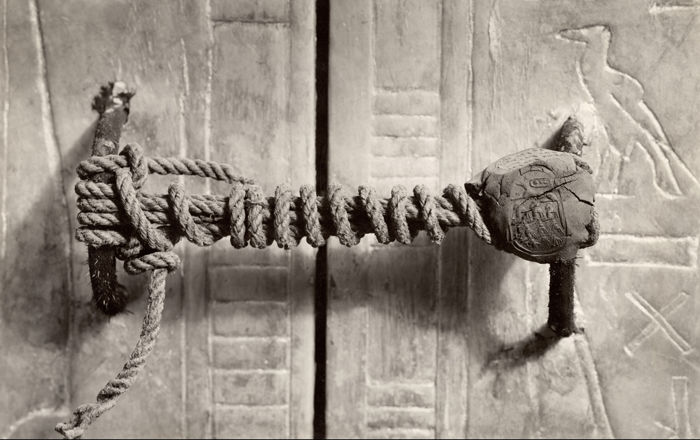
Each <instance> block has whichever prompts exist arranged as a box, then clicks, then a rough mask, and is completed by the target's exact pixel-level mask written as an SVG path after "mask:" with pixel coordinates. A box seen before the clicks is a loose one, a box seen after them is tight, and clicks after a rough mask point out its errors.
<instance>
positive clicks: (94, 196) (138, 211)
mask: <svg viewBox="0 0 700 440" xmlns="http://www.w3.org/2000/svg"><path fill="white" fill-rule="evenodd" d="M77 171H78V176H79V177H80V178H81V180H80V181H79V182H78V184H77V185H76V187H75V190H76V193H77V195H78V208H79V210H80V212H79V214H78V223H79V224H80V225H81V226H80V227H79V228H78V229H77V231H76V237H77V239H78V240H80V241H82V242H84V243H86V244H88V245H89V246H94V247H101V246H111V247H116V248H117V258H119V259H122V260H124V268H125V269H126V271H127V272H128V273H131V274H136V273H142V272H146V271H152V272H151V276H150V280H149V286H148V301H147V305H146V314H145V317H144V320H143V325H142V327H141V335H140V337H139V340H138V342H137V344H136V347H135V348H134V350H133V351H132V353H131V355H130V356H129V360H128V361H127V362H126V363H125V364H124V367H123V368H122V370H121V371H120V372H119V374H117V376H116V378H114V379H112V380H111V381H109V382H108V383H107V384H106V385H105V386H104V388H102V390H100V392H99V393H98V395H97V400H96V402H95V403H92V404H86V405H81V406H80V407H78V408H77V409H76V410H75V411H74V412H73V417H72V418H71V419H70V420H69V421H67V422H65V423H59V424H58V425H57V426H56V430H57V431H58V432H59V433H61V434H62V435H63V436H64V437H66V438H79V437H81V436H82V435H83V434H84V433H85V430H86V429H87V427H88V426H89V425H90V424H91V423H92V422H93V421H94V420H95V419H97V418H98V417H99V416H100V415H102V414H103V413H104V412H106V411H108V410H109V409H111V408H112V407H113V406H114V405H115V404H116V402H117V400H118V399H119V397H120V396H121V395H122V394H124V393H125V392H126V391H127V390H128V389H129V387H130V386H131V384H132V383H133V382H134V380H135V378H136V376H137V374H138V373H139V371H140V370H141V369H143V366H144V365H145V362H146V358H147V357H148V355H149V354H150V353H151V351H153V347H154V345H155V341H156V338H157V336H158V332H159V330H160V321H161V315H162V310H163V303H164V299H165V278H166V275H167V272H169V271H172V270H174V269H175V268H177V267H178V265H179V264H180V260H179V258H178V256H177V255H176V254H175V253H174V252H173V251H172V249H173V247H174V245H175V244H176V243H177V242H178V241H179V239H180V238H181V237H185V238H186V239H187V240H188V241H191V242H192V243H195V244H197V245H199V246H209V245H212V244H213V243H214V242H216V241H217V240H219V239H221V238H223V237H226V236H230V241H231V245H232V246H233V247H235V248H237V249H240V248H243V247H246V246H248V245H250V246H252V247H254V248H265V247H267V246H269V245H271V244H272V243H273V242H277V245H278V246H279V247H281V248H284V249H289V248H292V247H294V246H296V245H298V244H299V243H300V241H301V239H302V238H303V237H306V240H307V242H308V243H309V244H310V245H311V246H313V247H318V246H322V245H324V244H326V242H327V240H328V237H330V236H332V235H335V236H337V237H338V239H339V241H340V243H341V244H343V245H345V246H353V245H356V244H358V243H359V242H360V239H361V238H362V237H363V236H364V235H365V234H369V233H372V234H374V235H375V236H376V239H377V241H378V242H380V243H384V244H386V243H390V242H392V241H397V242H399V243H403V244H410V243H411V241H412V240H413V238H415V236H416V235H417V234H418V232H419V231H421V230H426V231H427V234H428V237H429V238H430V239H431V241H433V242H436V243H439V242H440V241H441V240H442V239H443V238H444V236H445V232H446V231H447V229H449V228H450V227H456V226H467V227H469V228H471V229H472V230H473V231H474V232H475V233H476V235H477V236H478V237H479V238H481V239H482V240H484V241H485V242H486V243H489V244H490V243H491V235H490V233H489V230H488V228H487V227H486V225H485V224H484V221H483V219H482V217H481V213H480V212H479V209H478V207H477V205H476V202H475V201H474V200H473V199H471V198H470V197H469V196H468V195H467V193H466V191H465V190H464V188H463V187H462V186H456V185H449V186H447V187H446V188H445V189H444V191H443V195H442V196H431V195H430V193H429V192H428V190H427V188H426V187H425V186H423V185H419V186H416V187H415V188H414V190H413V195H409V194H408V192H407V191H406V189H405V188H404V187H402V186H396V187H394V188H393V189H392V191H391V197H390V198H388V199H384V198H379V197H378V196H377V194H376V192H375V190H374V189H373V188H369V187H365V186H361V187H359V189H358V193H357V195H354V196H350V195H348V194H346V193H345V191H344V189H343V188H342V187H340V186H332V187H331V188H330V190H329V192H328V194H327V195H326V196H319V195H318V194H316V191H315V190H314V189H313V188H312V187H310V186H302V187H301V189H300V191H299V195H298V196H296V195H293V194H292V191H291V190H290V189H289V188H287V187H285V186H278V187H277V188H276V189H275V193H274V196H272V197H265V196H264V195H263V192H262V189H261V188H260V187H259V186H257V185H255V184H254V182H253V181H252V180H249V179H245V178H243V177H240V176H238V175H236V174H235V173H234V172H233V170H232V168H231V167H230V166H228V165H225V164H219V163H216V162H209V161H202V160H192V159H182V158H159V157H144V155H143V152H142V150H141V147H139V146H138V145H137V144H131V145H127V146H126V147H124V149H123V151H122V152H121V153H120V154H118V155H108V156H93V157H91V158H90V159H87V160H85V161H83V162H81V163H80V165H79V166H78V170H77ZM105 172H108V173H112V174H114V177H115V178H114V183H113V184H108V183H98V182H94V181H92V180H91V179H92V178H93V177H94V176H96V175H98V174H100V173H105ZM150 173H154V174H161V175H185V176H199V177H204V178H210V179H215V180H218V181H223V182H228V183H229V184H231V191H230V192H229V194H228V195H227V196H221V195H188V194H187V193H186V192H185V189H184V187H183V186H182V185H181V184H178V183H173V184H172V185H170V187H169V188H168V194H166V195H153V194H147V193H144V192H141V191H140V189H141V188H142V187H143V185H144V184H145V182H146V180H147V178H148V175H149V174H150Z"/></svg>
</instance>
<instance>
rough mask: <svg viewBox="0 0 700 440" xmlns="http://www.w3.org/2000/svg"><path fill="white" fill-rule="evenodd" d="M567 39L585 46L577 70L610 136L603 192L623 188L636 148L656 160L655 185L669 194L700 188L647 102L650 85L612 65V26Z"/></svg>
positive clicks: (571, 32)
mask: <svg viewBox="0 0 700 440" xmlns="http://www.w3.org/2000/svg"><path fill="white" fill-rule="evenodd" d="M559 36H560V37H561V38H563V39H565V40H568V41H572V42H576V43H579V44H583V45H584V49H583V52H582V54H581V57H580V58H579V60H577V63H576V69H577V73H578V76H579V79H580V80H581V83H582V84H583V87H584V89H585V90H586V92H587V93H588V95H589V97H590V99H591V100H592V101H593V103H594V105H595V108H596V110H597V113H598V115H599V116H600V118H601V119H602V120H603V121H604V126H605V131H606V133H607V135H608V137H609V139H610V146H609V149H606V150H604V151H603V152H602V153H601V156H602V157H601V165H600V169H599V170H598V176H599V177H598V178H599V189H600V190H601V191H602V192H608V193H618V192H620V180H621V178H622V174H623V173H624V168H625V163H626V162H628V161H629V160H630V154H631V153H632V151H633V149H634V148H635V147H639V148H641V149H642V150H644V151H645V152H646V153H647V154H648V156H649V158H650V159H651V161H652V163H653V172H654V178H655V183H656V185H657V186H658V188H659V189H660V190H661V191H662V192H663V193H665V194H668V195H672V196H678V195H687V194H688V193H689V192H690V191H691V190H692V189H693V188H698V187H700V184H699V183H698V180H697V178H696V177H695V176H694V175H693V173H692V172H691V171H690V170H689V169H688V167H687V166H686V164H685V163H684V162H683V160H682V159H681V158H680V157H679V156H678V155H677V154H676V152H675V150H674V149H673V147H672V145H671V143H670V141H669V139H668V137H667V136H666V133H665V132H664V129H663V127H662V125H661V122H660V121H659V120H658V118H657V117H656V115H655V114H654V112H653V111H652V110H651V108H649V106H648V104H647V103H646V102H645V100H644V87H643V86H642V84H641V83H640V82H639V81H638V80H637V79H635V78H634V77H632V76H631V75H629V74H627V73H625V72H623V71H621V70H618V69H616V68H615V67H613V66H611V65H610V63H609V61H608V51H609V49H610V42H611V39H612V32H611V30H610V28H609V27H608V26H606V25H595V26H587V27H582V28H579V29H566V30H563V31H561V32H560V33H559Z"/></svg>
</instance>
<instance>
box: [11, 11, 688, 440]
mask: <svg viewBox="0 0 700 440" xmlns="http://www.w3.org/2000/svg"><path fill="white" fill-rule="evenodd" d="M318 2H321V3H320V4H321V6H324V4H325V3H324V2H323V1H321V0H318V1H317V2H314V1H312V0H257V1H233V0H206V1H201V2H185V1H181V2H166V1H161V2H154V1H145V0H118V1H88V0H65V1H61V2H56V1H48V0H0V11H2V12H1V14H2V15H1V17H2V19H1V20H0V40H2V42H3V44H2V45H1V47H0V116H1V118H0V121H1V123H0V277H1V278H0V310H1V312H2V313H1V314H0V347H2V349H3V355H2V356H0V436H2V437H9V438H18V437H48V436H51V435H53V432H52V431H53V426H54V425H55V423H56V422H58V421H61V420H64V419H65V418H66V417H68V415H69V414H70V412H71V411H72V410H73V409H74V408H75V407H76V406H77V405H79V404H82V403H87V402H91V401H93V399H94V397H95V393H96V392H97V390H99V388H100V387H102V386H103V385H104V383H105V382H106V381H107V380H109V379H110V378H111V377H112V376H113V375H114V374H115V372H116V371H118V369H119V368H120V367H121V365H122V364H123V362H124V360H125V359H126V357H127V356H128V353H129V352H130V351H131V349H132V348H133V345H134V343H135V341H136V338H137V336H138V332H139V328H140V321H141V317H142V313H143V312H142V310H143V292H142V291H143V289H144V284H145V278H144V277H131V276H128V275H126V274H124V273H123V271H121V269H120V279H121V280H122V281H123V282H124V283H125V284H126V285H127V287H128V289H129V291H130V292H131V295H132V296H133V298H132V302H130V305H129V307H128V311H129V313H124V314H121V315H118V316H116V317H113V318H111V319H110V318H106V317H105V316H103V315H101V314H100V313H99V312H98V311H97V310H96V309H95V308H94V306H93V305H92V304H91V302H90V301H91V291H90V287H89V277H88V269H87V265H86V261H87V255H86V250H85V247H84V245H83V244H81V243H78V242H77V241H76V240H75V239H74V238H73V231H74V228H75V226H76V221H75V218H76V214H77V209H76V203H75V201H76V200H75V199H76V198H75V195H74V193H73V186H74V185H75V183H76V181H77V177H76V176H75V167H76V165H77V164H78V162H79V161H80V160H82V159H84V158H85V157H87V155H88V154H89V153H90V144H91V141H92V136H93V131H94V122H95V119H96V114H95V112H93V111H92V110H91V109H90V102H91V100H92V97H93V96H94V95H95V94H96V93H97V92H98V89H99V86H100V85H103V84H105V82H106V81H109V80H114V79H121V80H124V81H126V82H127V83H128V84H129V85H130V86H132V87H134V88H135V89H136V91H137V94H136V97H135V98H134V99H133V101H132V108H131V115H130V120H129V122H128V124H127V125H126V126H125V129H124V133H123V136H122V141H123V143H127V142H139V143H140V144H141V145H142V146H143V147H144V148H145V150H146V152H147V154H149V155H160V156H171V155H174V156H188V157H193V158H203V159H211V160H215V161H221V162H228V163H230V164H232V165H233V166H234V167H235V168H236V169H237V171H239V172H240V173H241V174H243V175H246V176H249V177H253V178H255V179H257V180H258V182H259V183H260V184H261V185H262V186H263V188H264V190H265V192H266V193H268V194H270V193H272V191H273V189H274V186H276V185H278V184H288V185H290V186H291V187H292V188H295V189H296V188H298V187H299V185H300V184H304V183H313V182H314V181H316V172H317V170H320V171H319V172H321V174H325V171H323V170H325V169H326V168H327V169H328V173H327V174H328V176H327V177H328V181H329V182H330V183H341V184H343V185H346V186H347V187H348V189H349V190H350V191H354V190H355V189H356V188H357V186H358V185H360V184H369V185H372V186H374V187H375V188H376V189H377V190H378V192H379V193H381V194H382V195H385V196H386V195H388V194H389V192H390V190H391V188H392V187H393V186H394V185H397V184H401V185H404V186H406V187H407V188H408V189H409V190H410V189H411V188H412V187H413V186H414V185H417V184H424V185H426V186H427V187H428V188H430V189H431V191H433V193H434V194H438V193H439V192H440V191H441V190H442V188H444V187H445V186H446V185H447V184H448V183H455V184H462V183H463V182H465V181H467V180H468V179H469V178H470V177H471V176H472V175H474V174H475V173H477V172H478V171H480V170H481V169H483V168H484V167H485V166H486V165H487V164H489V163H490V162H492V161H494V160H496V159H497V158H498V157H500V156H502V155H504V154H508V153H511V152H514V151H517V150H520V149H524V148H528V147H532V146H541V145H543V144H545V143H546V142H547V140H548V138H549V137H550V136H551V135H552V134H553V133H554V132H555V131H556V130H557V128H558V127H559V126H560V125H561V123H562V122H563V120H564V119H565V118H566V117H567V116H568V115H570V114H572V113H575V114H577V115H579V116H580V117H581V118H582V119H583V122H584V123H585V124H586V127H587V130H588V134H589V135H590V145H588V146H587V147H586V151H585V154H584V158H585V159H586V160H587V161H589V163H590V164H591V165H592V167H593V169H594V171H595V177H596V182H597V185H598V194H597V196H596V206H597V210H598V212H599V216H600V225H601V236H600V240H599V243H598V244H597V245H596V246H595V247H593V248H590V249H588V250H586V251H584V252H582V253H581V254H580V259H579V260H578V279H577V283H576V291H577V305H576V308H577V317H578V320H579V323H580V324H582V325H584V326H585V329H586V331H585V333H584V334H582V335H576V336H573V337H571V338H567V339H564V340H561V341H560V342H558V343H557V344H554V345H551V346H548V347H547V349H546V350H545V349H541V350H535V351H533V350H529V348H531V347H532V346H533V345H532V344H531V342H532V341H533V338H535V337H534V336H533V335H534V332H535V331H537V330H538V329H539V328H540V327H541V325H542V324H543V323H544V322H545V321H546V310H547V298H546V291H547V280H548V273H547V267H546V266H541V265H537V264H534V263H526V262H524V261H521V260H519V259H517V258H515V257H512V256H510V255H507V254H504V253H501V252H498V251H496V250H494V249H492V248H490V247H488V246H486V245H484V244H483V243H481V242H479V241H478V239H476V237H474V235H473V234H472V233H471V232H470V231H468V230H452V231H450V232H449V233H448V235H447V237H446V238H445V240H444V241H443V244H442V245H441V246H435V245H433V244H431V243H430V242H429V240H428V239H427V238H426V237H425V235H420V236H419V237H418V238H417V239H416V240H415V242H414V243H413V244H412V245H411V246H401V245H389V246H382V245H378V244H377V243H376V241H375V240H374V238H373V237H371V236H368V237H365V238H364V239H363V241H362V243H361V244H360V245H359V246H357V247H354V248H351V249H347V248H344V247H342V246H340V245H339V244H338V242H337V241H336V240H335V239H331V240H330V244H329V247H328V249H327V261H320V264H319V266H318V267H323V266H324V265H325V264H327V267H328V273H327V277H326V278H325V282H323V283H322V284H323V285H322V286H318V285H314V284H315V283H314V281H315V280H316V276H317V274H316V273H315V268H316V267H317V266H316V264H317V261H316V252H315V251H314V250H313V249H311V248H310V247H309V246H308V245H306V244H302V245H301V246H300V247H299V248H297V249H295V250H293V251H290V252H285V251H282V250H279V249H277V248H269V249H266V250H264V251H257V250H234V249H233V248H231V247H230V246H229V245H228V243H226V242H225V241H222V242H220V243H218V244H217V245H216V246H214V247H212V248H207V249H203V248H197V247H195V246H194V245H191V244H181V245H179V246H178V247H177V251H178V253H179V254H180V256H181V257H182V259H183V266H182V267H181V269H180V270H179V271H177V272H175V273H172V274H171V275H169V277H168V292H167V300H166V309H165V314H164V322H163V326H162V330H161V334H160V339H159V341H158V345H157V347H156V350H155V352H154V353H153V354H152V356H151V358H150V360H149V362H148V364H147V367H146V369H145V371H144V372H143V374H141V376H140V377H139V379H138V381H137V382H136V384H135V385H134V386H133V388H132V389H131V390H130V391H129V393H127V394H126V395H125V396H124V397H123V398H122V399H121V400H120V402H119V404H118V405H117V406H116V408H114V409H113V410H112V411H110V412H109V413H107V414H106V415H104V416H103V417H102V418H100V420H99V421H98V422H96V423H95V424H94V425H93V427H92V428H91V430H90V431H89V435H90V436H94V437H114V436H120V437H224V438H235V437H238V438H245V437H302V438H304V437H310V436H311V435H312V434H313V433H314V420H315V432H316V433H317V434H318V433H323V432H325V434H326V435H327V436H328V437H370V438H372V437H466V436H468V437H515V436H525V437H658V438H660V437H664V438H666V437H667V438H691V437H693V436H697V435H699V433H700V421H699V420H698V417H697V414H698V408H700V401H699V399H698V396H700V375H699V374H698V371H700V358H699V357H698V352H697V346H698V337H699V336H700V328H699V327H698V325H697V320H696V319H694V317H695V316H696V315H697V314H698V312H700V305H699V304H700V303H699V302H698V300H697V297H698V294H699V292H698V284H699V283H698V281H699V280H698V246H699V242H698V240H699V239H698V236H699V233H700V223H699V222H698V218H700V189H699V188H698V181H697V177H696V176H697V175H698V173H700V153H698V150H697V148H696V144H697V139H698V138H700V124H699V123H698V116H697V114H696V111H695V110H696V109H697V108H698V107H700V93H698V90H700V74H698V73H696V72H695V71H696V70H697V69H696V67H697V66H695V64H696V63H695V61H694V56H695V55H696V53H697V52H698V50H700V25H698V20H697V18H698V16H699V15H700V3H698V2H697V1H696V0H654V1H649V0H615V1H609V2H593V1H584V2H582V1H578V0H576V1H574V0H565V1H560V2H545V1H543V0H531V1H522V0H486V1H471V0H352V1H347V0H332V1H330V2H329V3H330V17H325V16H319V17H318V20H326V19H328V20H330V24H329V36H328V43H329V48H328V50H329V53H328V56H329V60H328V62H329V69H328V78H327V81H326V78H318V80H319V81H318V83H317V82H316V79H317V78H315V72H316V68H317V62H320V63H323V62H324V60H323V57H324V55H323V54H319V60H318V61H317V60H316V53H315V52H316V51H315V48H316V47H317V46H316V44H317V42H316V39H317V38H320V39H321V41H320V44H319V46H318V47H325V46H324V44H325V42H324V39H325V38H326V37H325V36H324V35H325V34H324V33H322V32H320V31H321V30H322V29H325V27H324V26H318V28H319V32H318V33H317V26H316V23H317V22H316V19H317V17H316V7H317V6H318V4H317V3H318ZM319 10H325V8H320V9H319ZM320 24H325V23H320ZM318 71H319V72H321V74H325V73H324V70H323V69H319V70H318ZM326 83H327V84H328V89H327V90H325V89H324V84H326ZM317 88H318V90H317ZM315 92H318V93H319V96H320V97H321V99H325V98H326V97H327V98H328V107H329V110H328V115H327V117H328V139H327V140H326V139H320V141H319V142H317V140H316V135H317V133H319V134H320V135H322V136H325V130H324V129H323V127H317V126H316V115H315V112H316V105H315V103H316V93H315ZM323 108H324V106H323V105H321V106H319V109H323ZM324 116H325V115H323V114H321V115H320V116H319V118H320V120H321V119H323V118H324ZM317 129H318V131H317ZM326 141H327V142H326ZM325 144H327V145H328V147H327V149H325V148H324V147H323V146H324V145H325ZM317 145H318V146H320V147H321V148H322V149H324V150H323V151H320V153H321V154H319V155H318V156H317V153H318V152H317V151H316V148H317ZM326 155H327V156H328V163H318V164H316V163H315V157H325V156H326ZM324 179H325V177H322V178H321V179H320V180H321V181H323V180H324ZM185 182H186V188H187V190H188V191H189V192H190V193H202V192H213V193H226V192H228V189H227V188H226V187H225V186H220V185H216V184H209V183H205V182H203V181H199V180H196V179H194V178H192V179H190V178H188V179H186V180H185ZM167 183H169V182H168V179H163V178H157V177H153V176H152V177H151V178H149V183H148V190H149V191H150V192H162V191H163V190H164V189H165V187H166V185H167ZM324 255H325V254H323V253H322V254H321V258H324ZM319 276H322V275H319ZM324 289H325V294H324ZM315 296H316V297H315ZM315 300H318V304H324V302H325V301H326V300H327V305H328V306H327V310H325V311H324V310H320V311H316V312H315V311H314V301H315ZM315 321H316V322H315ZM315 324H316V325H318V326H320V327H321V328H325V332H321V335H320V336H324V335H323V333H325V337H326V339H325V340H324V339H322V338H321V337H316V335H315V326H314V325H315ZM535 345H536V344H535ZM320 347H324V350H319V348H320ZM317 350H319V352H318V353H317V352H316V351H317ZM324 355H325V356H326V359H325V361H326V364H325V368H318V369H316V368H315V365H314V360H315V356H316V357H318V359H319V360H321V361H323V356H324ZM317 371H318V372H319V374H318V375H317V373H316V372H317ZM319 385H320V386H322V388H321V389H316V390H315V389H314V387H315V386H319ZM314 393H316V394H317V395H318V396H319V397H320V398H319V399H317V400H316V404H314Z"/></svg>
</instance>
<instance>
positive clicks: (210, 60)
mask: <svg viewBox="0 0 700 440" xmlns="http://www.w3.org/2000/svg"><path fill="white" fill-rule="evenodd" d="M204 9H205V11H204V12H205V23H206V28H207V37H208V47H207V80H206V90H205V93H204V159H205V160H211V98H212V81H213V76H214V44H215V41H214V24H213V22H212V18H211V17H212V15H211V0H206V4H205V6H204ZM204 185H205V186H204V188H205V192H206V193H210V192H211V182H210V179H205V183H204ZM206 258H207V259H208V258H209V253H206ZM207 265H208V264H207V263H204V267H205V268H206V267H207ZM205 274H206V275H205V277H206V279H205V281H204V284H205V292H207V294H206V295H207V298H206V300H205V301H206V302H205V306H204V308H205V313H206V319H207V365H208V366H209V368H208V370H207V386H208V387H209V390H208V391H209V407H210V411H209V413H208V417H209V420H208V421H207V422H208V423H207V424H206V426H208V427H209V432H208V433H206V434H208V435H206V437H214V435H215V434H216V431H215V429H216V426H215V423H216V421H215V412H216V411H215V408H214V406H215V404H214V377H213V373H212V369H211V364H212V360H213V346H212V340H211V339H212V338H211V335H212V330H213V323H212V319H211V300H210V299H209V294H208V292H209V288H210V284H209V271H205Z"/></svg>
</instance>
